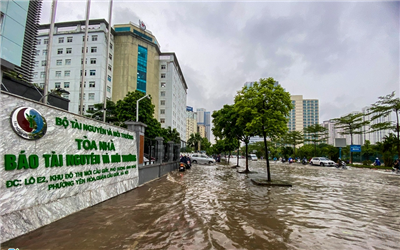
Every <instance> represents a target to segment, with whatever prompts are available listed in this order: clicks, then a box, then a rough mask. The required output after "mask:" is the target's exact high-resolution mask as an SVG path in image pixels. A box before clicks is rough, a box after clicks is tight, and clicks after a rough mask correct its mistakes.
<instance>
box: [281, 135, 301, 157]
mask: <svg viewBox="0 0 400 250" xmlns="http://www.w3.org/2000/svg"><path fill="white" fill-rule="evenodd" d="M283 138H284V142H285V144H289V145H292V146H293V154H294V157H296V146H297V145H299V144H302V143H303V142H304V138H303V133H302V132H301V131H295V130H294V131H289V132H288V133H287V134H286V135H284V136H283Z"/></svg>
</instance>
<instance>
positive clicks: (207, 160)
mask: <svg viewBox="0 0 400 250" xmlns="http://www.w3.org/2000/svg"><path fill="white" fill-rule="evenodd" d="M190 159H191V161H192V163H194V164H196V163H201V164H213V163H215V160H214V159H213V158H211V157H209V156H207V155H203V154H192V155H191V156H190Z"/></svg>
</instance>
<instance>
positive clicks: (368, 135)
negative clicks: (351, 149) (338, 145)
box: [361, 107, 393, 145]
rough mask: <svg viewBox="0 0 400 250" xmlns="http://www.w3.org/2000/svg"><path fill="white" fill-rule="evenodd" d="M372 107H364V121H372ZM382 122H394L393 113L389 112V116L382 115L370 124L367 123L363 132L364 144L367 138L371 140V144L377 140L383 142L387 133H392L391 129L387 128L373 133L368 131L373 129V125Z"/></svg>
mask: <svg viewBox="0 0 400 250" xmlns="http://www.w3.org/2000/svg"><path fill="white" fill-rule="evenodd" d="M369 108H370V107H365V108H363V109H362V112H363V113H364V115H365V116H364V121H371V117H372V115H368V112H369ZM381 122H393V120H392V114H389V115H388V116H387V117H380V118H378V119H376V120H374V121H372V122H371V123H370V124H369V125H366V126H364V127H363V134H362V136H361V137H362V144H363V145H364V143H365V140H369V141H370V142H371V144H376V143H377V142H383V138H384V137H385V136H387V135H389V134H390V132H392V131H390V130H389V129H386V130H381V131H376V132H373V133H366V132H368V131H369V130H370V129H371V125H373V124H377V123H381Z"/></svg>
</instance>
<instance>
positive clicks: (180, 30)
mask: <svg viewBox="0 0 400 250" xmlns="http://www.w3.org/2000/svg"><path fill="white" fill-rule="evenodd" d="M108 4H109V1H107V0H103V1H96V0H92V4H91V12H90V18H91V19H95V18H104V19H108ZM85 6H86V1H84V0H81V1H71V0H70V1H65V0H59V1H58V8H57V15H56V21H57V22H61V21H73V20H83V19H85ZM399 6H400V5H399V2H398V1H396V2H395V1H392V2H372V1H370V2H365V1H364V2H357V1H353V2H350V3H344V2H321V1H320V2H310V1H305V2H304V1H303V2H299V1H290V2H289V1H286V2H270V1H254V2H244V1H229V2H227V1H195V2H193V1H185V2H181V1H179V2H178V1H128V0H119V1H118V0H114V5H113V20H112V25H114V24H121V23H129V22H133V23H136V24H137V23H138V21H139V19H140V20H142V21H144V23H145V24H146V26H147V29H148V30H150V31H151V32H152V33H153V34H154V35H155V36H156V38H157V40H158V42H159V43H160V45H161V51H162V52H175V53H176V55H177V57H178V60H179V64H180V66H181V68H182V71H183V74H184V77H185V79H186V82H187V85H188V88H189V89H188V95H187V105H188V106H193V107H194V108H195V109H196V108H206V109H207V110H208V111H214V110H218V109H220V108H222V106H223V105H224V104H232V103H233V99H234V96H235V94H236V92H237V91H238V90H240V89H241V88H242V87H243V84H244V83H245V82H247V81H254V80H259V79H260V78H267V77H273V78H274V79H276V80H277V81H279V83H280V84H281V85H282V86H283V87H284V88H285V89H286V91H288V92H289V93H290V94H292V95H303V98H307V99H319V101H320V123H322V121H324V120H328V119H330V118H335V117H339V116H342V115H345V114H347V113H349V112H352V111H360V110H361V108H363V107H365V106H367V105H369V104H371V103H374V102H375V101H376V100H377V98H378V96H381V95H386V94H389V93H391V92H392V91H396V93H397V95H398V93H399V92H400V83H399V78H400V74H399V68H400V63H399V61H400V59H399V58H400V53H399V40H400V36H399V33H400V32H399V31H400V28H399V22H400V17H399V12H400V7H399ZM50 7H51V1H50V0H44V2H43V9H42V17H41V23H49V22H50Z"/></svg>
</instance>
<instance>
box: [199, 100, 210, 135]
mask: <svg viewBox="0 0 400 250" xmlns="http://www.w3.org/2000/svg"><path fill="white" fill-rule="evenodd" d="M196 113H197V125H198V126H204V137H206V138H207V139H208V141H210V139H211V113H210V112H207V110H206V109H205V108H198V109H196ZM201 129H203V127H201ZM200 135H201V134H200Z"/></svg>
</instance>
